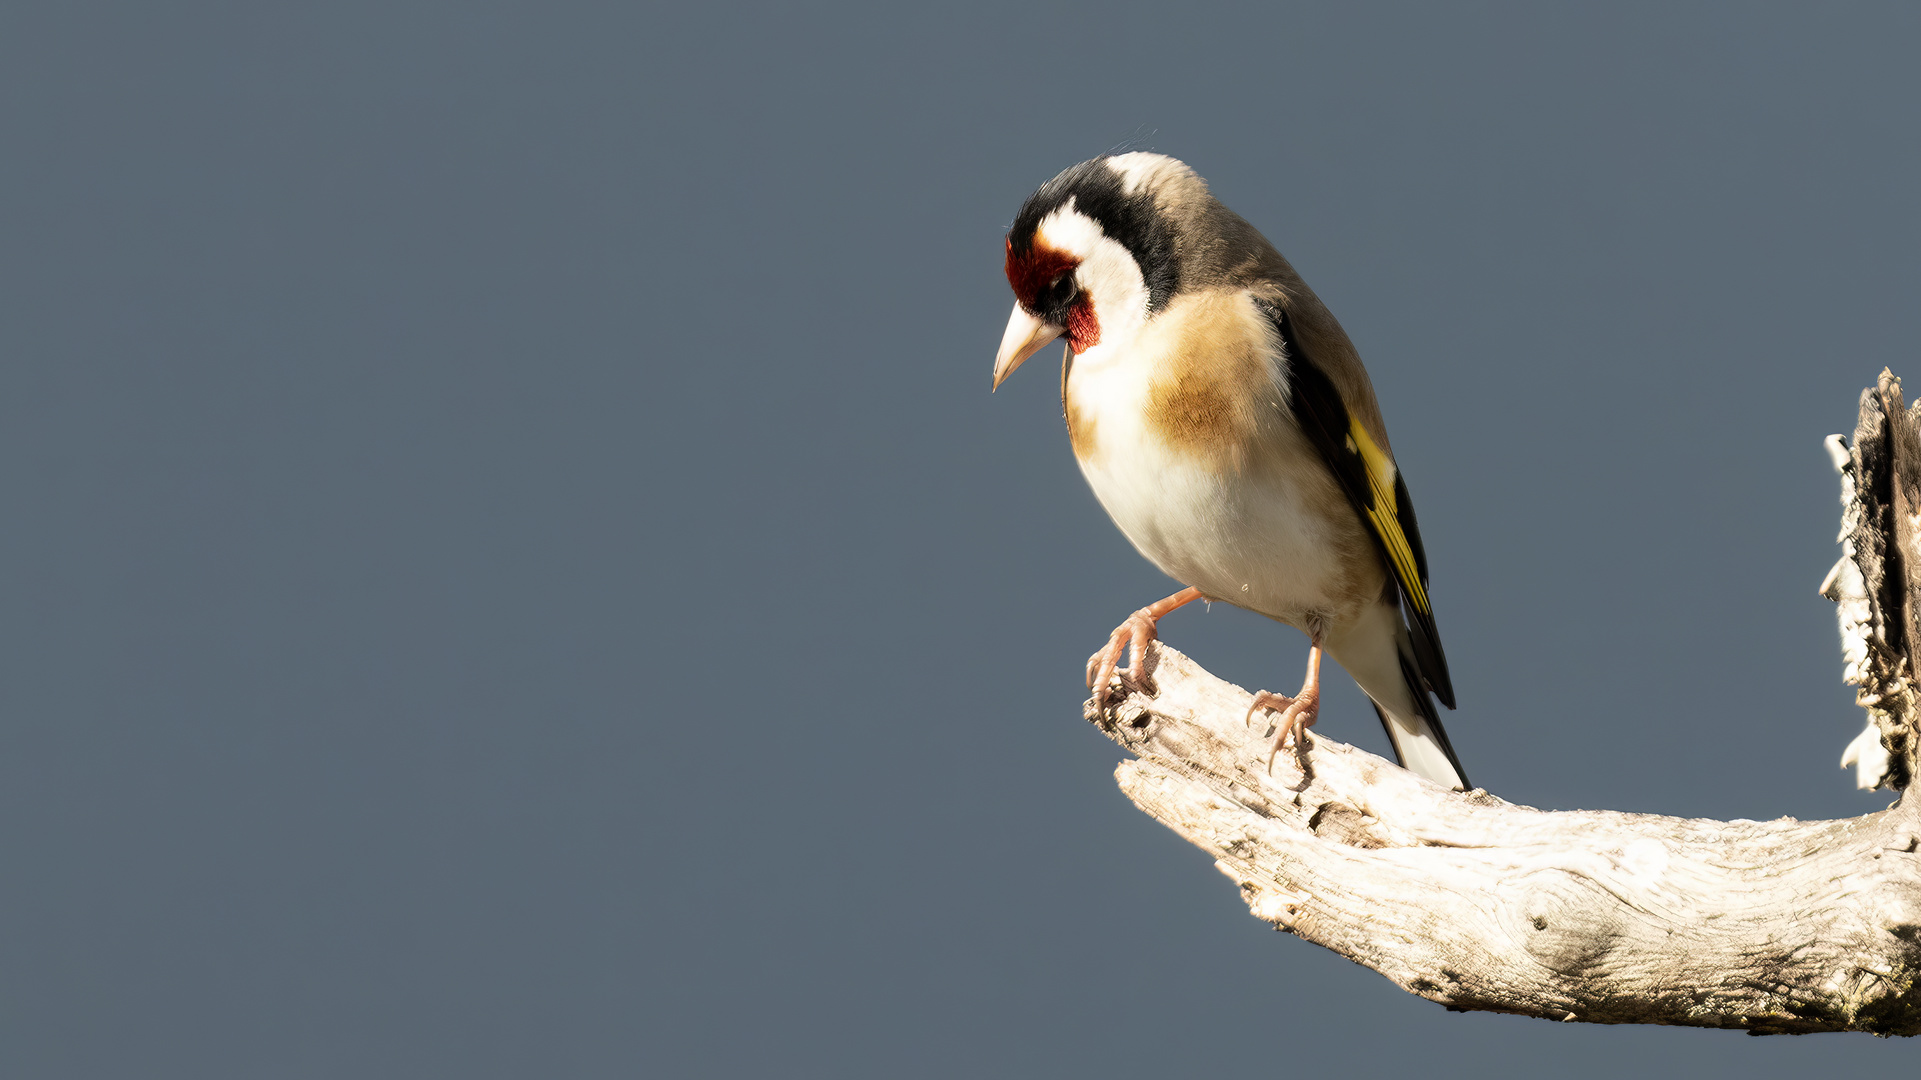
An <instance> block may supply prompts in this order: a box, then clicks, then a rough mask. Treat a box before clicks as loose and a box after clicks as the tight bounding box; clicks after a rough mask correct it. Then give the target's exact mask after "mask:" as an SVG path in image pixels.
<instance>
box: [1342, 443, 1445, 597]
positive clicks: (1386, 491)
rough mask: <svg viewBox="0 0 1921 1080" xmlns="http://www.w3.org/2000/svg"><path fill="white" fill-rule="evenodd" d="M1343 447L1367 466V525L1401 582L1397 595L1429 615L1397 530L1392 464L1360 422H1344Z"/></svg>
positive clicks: (1418, 572) (1421, 585)
mask: <svg viewBox="0 0 1921 1080" xmlns="http://www.w3.org/2000/svg"><path fill="white" fill-rule="evenodd" d="M1347 447H1348V449H1349V450H1352V451H1353V452H1355V453H1357V454H1359V455H1361V461H1362V463H1363V464H1365V465H1366V466H1367V483H1368V486H1369V487H1370V488H1372V489H1373V491H1374V498H1373V500H1372V502H1371V504H1370V505H1369V506H1368V507H1367V521H1368V524H1369V525H1371V526H1373V527H1374V535H1376V536H1378V537H1380V538H1381V545H1382V546H1383V547H1385V548H1386V549H1387V557H1388V560H1389V561H1390V562H1392V563H1393V564H1394V576H1395V577H1397V578H1400V579H1401V591H1403V592H1405V593H1406V594H1407V598H1408V601H1409V602H1410V603H1412V604H1413V605H1414V610H1416V611H1418V612H1420V613H1421V614H1423V615H1432V614H1433V612H1432V609H1430V608H1429V607H1428V604H1427V586H1426V584H1424V583H1423V582H1422V581H1421V570H1420V567H1419V565H1417V564H1416V563H1415V561H1414V546H1413V545H1412V544H1410V543H1408V541H1407V533H1406V532H1405V531H1403V530H1402V528H1401V519H1400V513H1399V512H1400V505H1399V502H1398V501H1397V500H1396V499H1395V497H1394V477H1395V470H1394V462H1393V461H1392V460H1391V459H1389V458H1388V456H1387V453H1386V452H1385V451H1383V450H1382V449H1381V448H1380V447H1379V446H1377V445H1375V442H1374V439H1373V437H1372V436H1370V435H1369V434H1368V433H1367V429H1366V428H1364V427H1362V426H1361V422H1360V421H1359V420H1355V419H1353V418H1352V417H1349V418H1348V422H1347Z"/></svg>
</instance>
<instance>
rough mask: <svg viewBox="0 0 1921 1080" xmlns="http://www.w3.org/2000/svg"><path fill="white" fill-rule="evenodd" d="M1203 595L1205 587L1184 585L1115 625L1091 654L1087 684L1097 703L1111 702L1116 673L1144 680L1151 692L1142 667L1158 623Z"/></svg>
mask: <svg viewBox="0 0 1921 1080" xmlns="http://www.w3.org/2000/svg"><path fill="white" fill-rule="evenodd" d="M1200 599H1202V596H1201V590H1199V589H1195V588H1187V589H1182V590H1181V591H1180V592H1177V593H1175V594H1174V595H1173V596H1170V597H1168V598H1166V599H1165V600H1159V601H1156V602H1154V603H1152V604H1149V605H1147V606H1146V607H1144V608H1142V609H1140V610H1139V611H1136V612H1135V613H1134V614H1132V615H1129V616H1128V617H1127V621H1125V622H1123V623H1121V624H1120V625H1119V626H1117V627H1115V628H1114V633H1113V634H1112V635H1111V636H1110V637H1109V638H1108V639H1107V645H1106V646H1105V647H1103V648H1102V649H1101V651H1099V652H1097V653H1095V654H1094V655H1092V656H1090V657H1088V658H1087V688H1088V689H1089V690H1092V691H1094V703H1095V704H1096V705H1105V704H1107V695H1108V693H1109V691H1110V690H1111V689H1112V686H1111V685H1110V684H1111V683H1112V682H1113V680H1114V676H1115V675H1120V676H1122V677H1123V678H1127V679H1131V680H1133V681H1134V682H1136V683H1137V684H1142V689H1146V690H1148V691H1149V692H1150V693H1151V692H1152V687H1150V686H1147V685H1145V684H1146V682H1147V677H1146V674H1145V672H1144V671H1143V668H1142V661H1143V660H1145V659H1146V658H1147V643H1148V642H1150V641H1153V640H1154V638H1155V637H1156V635H1157V634H1158V626H1157V624H1158V623H1159V622H1160V621H1161V618H1162V616H1164V615H1166V614H1167V613H1168V612H1171V611H1173V610H1174V609H1175V608H1178V607H1184V606H1186V605H1188V604H1191V603H1193V602H1194V601H1196V600H1200ZM1130 645H1131V646H1133V649H1134V655H1133V660H1134V664H1133V666H1132V667H1125V668H1123V667H1121V666H1120V663H1121V654H1122V653H1123V652H1125V651H1127V649H1128V647H1129V646H1130Z"/></svg>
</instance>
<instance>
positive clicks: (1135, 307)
mask: <svg viewBox="0 0 1921 1080" xmlns="http://www.w3.org/2000/svg"><path fill="white" fill-rule="evenodd" d="M1037 234H1038V235H1039V237H1040V239H1041V241H1042V242H1043V243H1045V244H1046V245H1047V246H1048V247H1051V248H1054V249H1055V250H1057V251H1064V252H1066V253H1068V254H1069V255H1072V256H1074V257H1075V258H1077V259H1079V260H1080V262H1081V265H1080V267H1079V269H1077V270H1076V271H1075V272H1074V277H1075V279H1076V280H1078V281H1079V282H1080V285H1081V288H1083V289H1085V290H1087V295H1088V297H1089V299H1091V300H1093V301H1094V317H1095V318H1096V319H1098V320H1100V326H1101V341H1102V342H1103V343H1106V342H1107V341H1108V340H1109V336H1110V335H1114V336H1115V337H1126V336H1131V335H1132V334H1133V333H1134V331H1136V330H1138V329H1140V326H1141V324H1142V323H1144V322H1146V321H1147V281H1146V279H1145V278H1143V277H1141V268H1140V267H1139V266H1138V265H1136V264H1135V262H1134V256H1132V255H1130V254H1128V253H1127V249H1126V248H1124V247H1122V246H1121V245H1120V243H1119V241H1116V240H1114V239H1112V238H1111V237H1109V236H1108V235H1107V234H1106V233H1104V232H1102V231H1101V227H1100V225H1099V224H1097V223H1096V222H1095V221H1094V219H1093V218H1090V217H1088V216H1087V215H1086V214H1083V213H1081V212H1080V211H1078V210H1076V209H1074V200H1072V199H1069V200H1067V202H1066V203H1065V204H1063V205H1062V206H1061V208H1060V209H1059V210H1056V211H1054V212H1053V213H1051V214H1049V215H1047V216H1046V217H1045V218H1042V219H1041V223H1040V227H1039V229H1038V230H1037Z"/></svg>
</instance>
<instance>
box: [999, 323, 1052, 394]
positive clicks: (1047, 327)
mask: <svg viewBox="0 0 1921 1080" xmlns="http://www.w3.org/2000/svg"><path fill="white" fill-rule="evenodd" d="M1066 332H1067V331H1066V328H1065V327H1060V326H1055V325H1054V324H1053V323H1046V322H1042V321H1040V320H1039V319H1036V318H1035V317H1034V316H1032V315H1029V314H1028V313H1027V312H1026V310H1025V309H1023V308H1022V307H1021V306H1020V305H1019V304H1015V305H1014V314H1012V315H1010V316H1008V318H1007V333H1005V334H1003V335H1001V352H1000V355H999V356H996V357H995V358H994V389H995V390H999V389H1000V387H1001V383H1003V382H1005V381H1006V380H1007V377H1008V376H1009V375H1012V374H1013V373H1014V369H1015V368H1017V367H1020V366H1021V361H1023V360H1026V359H1027V358H1028V357H1030V356H1032V355H1034V354H1035V353H1037V352H1039V351H1041V346H1043V345H1045V344H1047V343H1048V342H1050V341H1052V340H1054V339H1055V338H1057V337H1060V336H1061V335H1062V334H1064V333H1066Z"/></svg>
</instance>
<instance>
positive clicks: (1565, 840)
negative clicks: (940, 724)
mask: <svg viewBox="0 0 1921 1080" xmlns="http://www.w3.org/2000/svg"><path fill="white" fill-rule="evenodd" d="M1918 417H1921V407H1917V410H1916V412H1915V413H1909V412H1908V411H1906V410H1905V409H1904V408H1903V407H1902V405H1901V397H1900V384H1899V382H1898V381H1896V380H1894V379H1893V378H1892V376H1889V375H1886V374H1884V375H1883V376H1882V380H1881V383H1880V385H1879V386H1877V387H1876V388H1874V389H1871V390H1869V391H1867V392H1866V393H1865V394H1864V395H1863V398H1862V407H1861V423H1860V427H1859V429H1858V430H1857V432H1856V437H1855V441H1854V445H1853V446H1852V448H1850V449H1847V450H1845V451H1844V452H1843V454H1842V455H1841V456H1842V457H1844V458H1845V460H1844V461H1838V462H1837V463H1838V465H1840V466H1844V468H1843V501H1844V503H1845V504H1846V506H1847V510H1846V512H1845V514H1844V518H1843V537H1842V539H1843V551H1844V557H1843V560H1842V563H1841V564H1840V565H1838V566H1837V567H1836V570H1835V572H1834V573H1833V574H1831V575H1830V576H1829V581H1828V582H1827V584H1826V586H1824V590H1825V591H1826V592H1827V593H1828V594H1829V595H1830V596H1832V597H1834V598H1835V599H1837V601H1838V603H1839V606H1840V621H1841V627H1842V637H1843V648H1844V659H1845V662H1846V671H1845V677H1846V678H1847V679H1848V681H1849V682H1851V683H1854V684H1856V685H1859V686H1860V687H1861V702H1862V704H1863V706H1864V707H1865V708H1867V709H1868V711H1869V717H1870V722H1869V727H1868V730H1867V731H1866V732H1864V733H1863V737H1862V739H1857V740H1856V743H1855V745H1854V746H1853V747H1851V748H1850V752H1851V753H1854V754H1855V756H1856V758H1857V759H1859V758H1862V757H1864V756H1865V758H1867V759H1868V760H1867V761H1866V763H1865V764H1864V765H1860V767H1861V768H1862V769H1863V772H1864V774H1865V773H1866V772H1875V775H1874V776H1873V777H1872V779H1874V780H1876V781H1877V782H1878V783H1881V784H1885V785H1887V786H1890V787H1894V788H1897V789H1899V788H1905V787H1906V785H1907V782H1908V780H1909V778H1910V777H1912V776H1913V775H1914V769H1915V753H1916V747H1917V743H1921V739H1917V738H1916V727H1915V724H1916V719H1917V712H1916V709H1915V695H1916V691H1915V689H1914V687H1913V685H1912V683H1911V682H1910V674H1909V673H1910V672H1912V671H1914V670H1915V669H1916V664H1915V655H1914V652H1913V651H1912V650H1913V649H1914V648H1915V647H1916V646H1917V645H1921V628H1918V627H1917V613H1921V427H1917V426H1916V420H1917V418H1918ZM1837 438H1838V437H1837ZM1830 445H1831V448H1832V446H1833V441H1832V440H1831V444H1830ZM1147 665H1148V675H1149V677H1150V679H1151V681H1152V683H1153V686H1152V687H1151V689H1152V690H1153V692H1152V693H1149V692H1146V690H1144V689H1143V688H1142V687H1140V686H1136V685H1129V686H1127V687H1126V689H1127V691H1128V693H1127V696H1126V697H1124V698H1122V699H1121V700H1120V701H1118V702H1117V703H1115V704H1113V705H1111V706H1109V707H1108V708H1106V709H1105V710H1097V709H1095V708H1094V707H1093V705H1092V703H1091V702H1090V703H1089V705H1088V707H1087V716H1088V719H1090V720H1092V721H1094V722H1095V723H1097V724H1098V725H1100V727H1101V728H1102V730H1104V731H1105V732H1107V734H1108V735H1109V736H1110V737H1111V738H1113V739H1114V740H1115V741H1116V742H1118V743H1120V744H1121V745H1122V746H1124V747H1126V748H1127V749H1129V750H1130V751H1132V752H1134V753H1135V754H1136V755H1138V760H1132V761H1125V762H1122V763H1121V765H1120V767H1119V768H1118V769H1117V770H1116V777H1117V779H1118V780H1119V783H1120V786H1121V790H1122V791H1123V792H1125V793H1126V794H1127V796H1128V798H1130V799H1132V800H1133V801H1134V803H1135V804H1136V805H1137V806H1139V807H1140V808H1141V809H1142V810H1144V811H1146V812H1147V813H1148V814H1150V815H1152V816H1153V817H1155V818H1156V819H1158V820H1159V821H1161V822H1162V823H1164V824H1166V825H1167V826H1168V827H1169V828H1171V829H1173V830H1174V831H1175V832H1177V833H1179V834H1180V835H1181V836H1183V837H1185V838H1187V840H1189V841H1190V842H1192V843H1194V844H1196V845H1198V846H1199V847H1201V848H1203V849H1205V850H1206V851H1208V852H1209V853H1211V854H1212V855H1213V856H1214V858H1215V860H1216V863H1215V865H1216V866H1217V867H1219V868H1220V870H1221V871H1222V872H1223V873H1225V874H1226V875H1227V876H1228V877H1230V878H1232V879H1233V880H1234V881H1235V882H1236V883H1238V884H1239V885H1240V888H1241V892H1242V895H1243V897H1244V898H1245V899H1246V900H1247V903H1248V907H1249V908H1250V909H1251V910H1252V912H1253V913H1254V915H1255V917H1257V918H1260V919H1263V920H1266V921H1268V922H1271V923H1273V924H1274V925H1275V926H1276V927H1277V928H1279V929H1282V930H1287V931H1289V932H1292V933H1294V934H1296V935H1298V936H1300V937H1302V938H1305V939H1307V940H1309V941H1312V942H1315V943H1316V944H1319V945H1323V946H1325V947H1327V948H1330V949H1333V950H1334V951H1335V952H1338V953H1340V954H1341V955H1343V956H1346V957H1348V958H1349V959H1351V960H1354V961H1356V962H1358V963H1361V964H1365V965H1367V966H1368V967H1371V968H1373V969H1374V970H1376V971H1378V972H1380V973H1381V974H1382V975H1385V976H1387V978H1389V979H1391V980H1392V981H1394V982H1395V983H1396V984H1398V985H1400V986H1401V987H1403V988H1405V989H1407V990H1410V991H1412V992H1414V993H1416V994H1420V995H1421V996H1423V997H1427V998H1430V999H1432V1000H1434V1001H1437V1002H1440V1003H1441V1004H1443V1005H1446V1006H1447V1007H1448V1008H1450V1009H1458V1010H1489V1011H1495V1012H1508V1013H1519V1014H1522V1015H1527V1016H1538V1017H1543V1018H1547V1019H1553V1020H1578V1021H1586V1022H1589V1023H1605V1024H1626V1023H1647V1024H1685V1025H1692V1026H1699V1027H1721V1028H1741V1029H1745V1030H1747V1031H1749V1032H1752V1033H1755V1034H1773V1033H1804V1032H1816V1031H1867V1032H1873V1033H1875V1034H1880V1035H1913V1034H1917V1033H1921V981H1918V980H1921V851H1918V849H1921V802H1917V800H1915V799H1912V798H1904V799H1902V800H1901V801H1900V802H1899V803H1897V804H1896V805H1895V806H1893V807H1891V808H1890V809H1887V810H1884V811H1881V812H1879V813H1874V814H1868V815H1866V816H1864V817H1859V818H1854V819H1850V820H1843V821H1814V822H1803V821H1796V820H1793V819H1788V818H1784V819H1782V820H1779V821H1770V822H1754V821H1710V820H1705V819H1683V818H1671V817H1661V816H1657V815H1651V814H1626V813H1616V812H1611V811H1572V812H1556V813H1550V812H1544V811H1540V810H1535V809H1533V808H1531V807H1525V806H1516V805H1513V804H1510V803H1507V802H1503V801H1502V800H1500V799H1498V798H1496V797H1494V796H1492V795H1489V794H1488V793H1486V792H1484V791H1473V792H1467V793H1460V792H1451V791H1446V790H1443V789H1442V788H1441V787H1439V786H1438V785H1436V784H1433V783H1431V782H1429V781H1427V780H1424V779H1422V778H1420V777H1418V776H1415V775H1414V774H1412V773H1409V772H1406V771H1404V770H1402V769H1400V768H1398V767H1396V766H1394V765H1393V764H1392V763H1390V762H1387V761H1384V760H1382V759H1381V758H1378V757H1375V756H1373V755H1371V754H1368V753H1365V752H1363V751H1360V750H1357V749H1355V748H1353V747H1350V746H1345V745H1343V744H1340V743H1337V742H1333V741H1332V740H1328V739H1321V738H1315V739H1313V740H1311V741H1310V742H1309V744H1308V746H1307V748H1306V750H1305V751H1304V752H1303V753H1300V754H1297V755H1292V756H1290V755H1288V754H1286V753H1283V754H1282V755H1281V757H1280V758H1279V759H1278V760H1277V761H1276V762H1275V764H1274V768H1273V772H1272V774H1271V775H1270V774H1269V772H1268V770H1267V767H1266V760H1265V759H1266V754H1265V753H1263V752H1261V751H1262V750H1264V748H1265V741H1264V740H1262V739H1260V738H1259V737H1258V736H1259V735H1260V732H1259V731H1257V730H1250V729H1246V728H1244V727H1243V717H1244V715H1245V714H1246V711H1247V706H1248V703H1249V700H1250V696H1249V695H1248V694H1247V693H1246V692H1245V691H1243V690H1241V689H1240V688H1239V687H1235V686H1231V685H1229V684H1227V683H1224V682H1222V681H1220V680H1218V679H1216V678H1214V677H1213V676H1211V675H1209V674H1208V673H1207V672H1205V671H1203V670H1201V669H1200V668H1199V667H1198V666H1197V665H1195V664H1194V663H1193V661H1191V660H1189V659H1188V658H1187V657H1185V656H1183V655H1181V654H1180V653H1178V652H1176V651H1174V650H1173V649H1170V648H1166V647H1164V646H1156V647H1155V648H1154V649H1152V650H1151V651H1150V654H1149V657H1148V658H1147ZM1857 763H1858V762H1857ZM1877 770H1878V771H1877ZM1865 778H1866V777H1865V775H1864V779H1865ZM1870 786H1872V785H1870Z"/></svg>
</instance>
